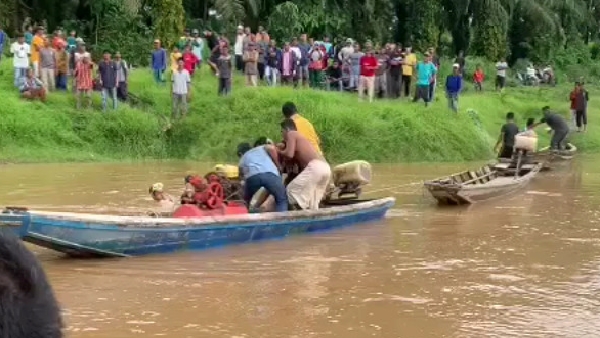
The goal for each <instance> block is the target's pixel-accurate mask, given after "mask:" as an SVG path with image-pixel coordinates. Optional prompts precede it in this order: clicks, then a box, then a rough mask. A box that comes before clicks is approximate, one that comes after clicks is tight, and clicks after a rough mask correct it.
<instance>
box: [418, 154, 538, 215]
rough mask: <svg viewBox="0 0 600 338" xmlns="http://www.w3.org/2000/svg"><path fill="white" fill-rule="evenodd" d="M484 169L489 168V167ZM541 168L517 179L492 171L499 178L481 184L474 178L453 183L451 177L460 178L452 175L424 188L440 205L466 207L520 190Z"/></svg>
mask: <svg viewBox="0 0 600 338" xmlns="http://www.w3.org/2000/svg"><path fill="white" fill-rule="evenodd" d="M486 167H488V168H490V166H486ZM542 167H543V164H542V163H538V164H536V165H534V166H533V168H532V169H531V170H530V171H529V172H528V173H527V174H525V175H523V176H519V177H514V176H513V175H507V173H506V172H502V171H498V170H495V169H494V170H495V171H494V173H495V175H496V176H497V175H498V174H499V175H500V176H499V177H495V178H494V179H492V180H489V181H486V182H482V178H479V177H475V178H473V179H472V180H471V182H470V183H469V184H462V183H459V182H456V183H453V179H452V177H456V176H460V174H454V175H450V176H448V177H444V178H439V179H436V180H432V181H428V182H425V183H424V186H425V188H426V189H427V190H428V191H429V193H430V194H431V196H432V197H433V198H434V199H435V200H436V201H437V202H438V204H440V205H468V204H474V203H478V202H483V201H487V200H491V199H494V198H498V197H502V196H506V195H508V194H510V193H512V192H515V191H517V190H519V189H521V188H522V187H524V186H525V185H527V184H528V183H529V182H530V181H531V179H533V177H535V175H537V173H538V172H539V171H540V170H541V169H542ZM496 173H497V174H496ZM486 176H487V175H486Z"/></svg>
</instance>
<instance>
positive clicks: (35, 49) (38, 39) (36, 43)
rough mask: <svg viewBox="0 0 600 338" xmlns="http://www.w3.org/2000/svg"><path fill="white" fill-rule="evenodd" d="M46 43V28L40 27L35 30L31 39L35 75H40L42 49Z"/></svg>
mask: <svg viewBox="0 0 600 338" xmlns="http://www.w3.org/2000/svg"><path fill="white" fill-rule="evenodd" d="M45 45H46V43H45V39H44V29H43V28H41V27H38V28H37V29H36V30H35V36H34V37H33V40H32V41H31V64H32V65H33V74H34V76H35V77H39V76H40V50H42V48H44V47H45Z"/></svg>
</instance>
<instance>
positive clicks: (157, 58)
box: [152, 40, 167, 84]
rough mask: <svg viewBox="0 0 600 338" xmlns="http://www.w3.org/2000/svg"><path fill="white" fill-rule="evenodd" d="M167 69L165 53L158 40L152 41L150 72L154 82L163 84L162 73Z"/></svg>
mask: <svg viewBox="0 0 600 338" xmlns="http://www.w3.org/2000/svg"><path fill="white" fill-rule="evenodd" d="M165 69H167V51H165V49H164V48H162V47H161V44H160V40H154V50H153V51H152V72H153V73H154V81H156V83H159V84H164V83H165V80H164V72H165Z"/></svg>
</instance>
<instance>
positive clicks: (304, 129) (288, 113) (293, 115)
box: [281, 102, 323, 155]
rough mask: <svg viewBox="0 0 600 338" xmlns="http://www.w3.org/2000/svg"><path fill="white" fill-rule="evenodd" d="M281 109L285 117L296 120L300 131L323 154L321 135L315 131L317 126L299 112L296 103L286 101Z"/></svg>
mask: <svg viewBox="0 0 600 338" xmlns="http://www.w3.org/2000/svg"><path fill="white" fill-rule="evenodd" d="M281 111H282V113H283V116H285V118H288V119H292V120H294V123H295V124H296V129H297V131H298V133H299V134H300V135H302V136H304V137H305V138H306V139H308V141H309V142H310V143H311V144H312V145H313V147H315V149H316V150H317V152H318V153H319V154H321V155H323V151H322V150H321V140H320V139H319V135H317V132H316V131H315V128H314V127H313V125H312V123H310V121H308V120H307V119H306V118H304V117H303V116H301V115H300V114H298V110H297V109H296V105H295V104H293V103H292V102H286V103H285V104H284V105H283V107H282V108H281Z"/></svg>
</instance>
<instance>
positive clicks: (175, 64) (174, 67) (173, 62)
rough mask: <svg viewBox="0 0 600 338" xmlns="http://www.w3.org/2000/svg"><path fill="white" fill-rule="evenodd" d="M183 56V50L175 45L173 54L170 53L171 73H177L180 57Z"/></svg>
mask: <svg viewBox="0 0 600 338" xmlns="http://www.w3.org/2000/svg"><path fill="white" fill-rule="evenodd" d="M182 56H183V54H181V52H180V51H179V48H177V47H173V51H172V52H171V55H170V58H171V74H175V72H176V71H177V69H179V59H181V57H182Z"/></svg>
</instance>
